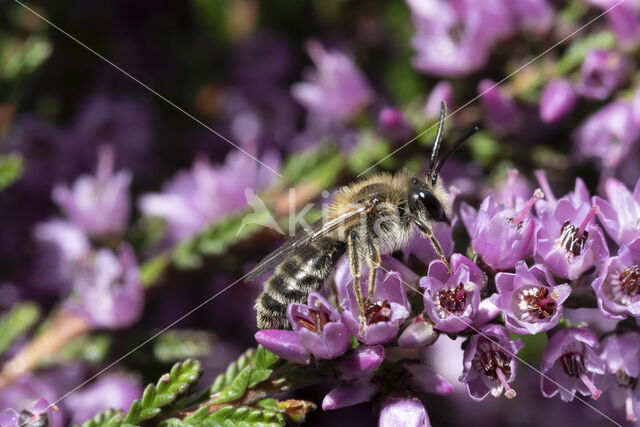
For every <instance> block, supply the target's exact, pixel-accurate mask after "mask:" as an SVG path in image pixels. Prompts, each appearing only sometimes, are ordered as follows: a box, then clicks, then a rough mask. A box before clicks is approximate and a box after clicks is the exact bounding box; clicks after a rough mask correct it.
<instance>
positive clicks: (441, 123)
mask: <svg viewBox="0 0 640 427" xmlns="http://www.w3.org/2000/svg"><path fill="white" fill-rule="evenodd" d="M446 114H447V105H446V104H445V103H444V101H441V102H440V121H439V122H438V131H437V132H436V141H435V142H434V143H433V148H432V149H431V162H429V172H428V173H427V176H431V173H432V172H433V167H434V165H435V164H436V156H437V155H438V151H439V150H440V144H441V143H442V130H443V129H444V116H445V115H446Z"/></svg>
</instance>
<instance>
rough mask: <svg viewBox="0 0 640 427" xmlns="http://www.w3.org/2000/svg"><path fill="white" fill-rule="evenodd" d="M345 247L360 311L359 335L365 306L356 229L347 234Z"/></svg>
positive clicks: (362, 331)
mask: <svg viewBox="0 0 640 427" xmlns="http://www.w3.org/2000/svg"><path fill="white" fill-rule="evenodd" d="M347 248H348V250H349V266H350V269H351V276H352V277H353V292H354V293H355V294H356V301H357V302H358V311H359V312H360V316H359V319H360V332H359V335H360V336H362V335H363V334H364V326H365V317H364V313H365V307H364V299H363V298H362V287H361V284H360V273H361V268H360V267H361V266H360V245H359V236H358V232H357V231H356V230H351V231H349V232H348V235H347Z"/></svg>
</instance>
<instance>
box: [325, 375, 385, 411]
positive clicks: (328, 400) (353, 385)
mask: <svg viewBox="0 0 640 427" xmlns="http://www.w3.org/2000/svg"><path fill="white" fill-rule="evenodd" d="M378 391H380V386H379V385H377V384H374V383H372V382H371V381H369V379H368V378H363V379H361V380H358V381H354V382H347V383H340V384H339V385H337V386H336V387H335V388H333V389H332V390H331V391H330V392H329V393H327V395H326V396H325V397H324V399H322V409H324V410H325V411H330V410H333V409H340V408H345V407H347V406H352V405H357V404H358V403H362V402H368V401H369V400H371V398H372V397H373V396H374V395H375V394H376V393H378Z"/></svg>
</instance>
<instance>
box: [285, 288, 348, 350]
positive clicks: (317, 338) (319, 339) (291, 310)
mask: <svg viewBox="0 0 640 427" xmlns="http://www.w3.org/2000/svg"><path fill="white" fill-rule="evenodd" d="M287 316H288V317H289V323H290V324H291V327H292V328H293V330H294V331H295V332H297V333H298V335H300V342H301V343H302V345H303V346H304V348H306V349H307V350H308V351H309V352H310V353H312V354H313V355H315V356H316V357H318V358H320V359H333V358H335V357H338V356H340V355H341V354H343V353H344V352H345V351H347V348H349V332H348V331H347V328H346V327H345V325H344V324H343V323H342V321H341V320H340V313H338V309H337V308H336V307H334V306H333V305H331V303H330V302H329V301H327V300H326V299H325V298H324V297H323V296H322V295H320V294H319V293H317V292H312V293H311V294H309V299H308V304H307V305H304V304H289V307H287Z"/></svg>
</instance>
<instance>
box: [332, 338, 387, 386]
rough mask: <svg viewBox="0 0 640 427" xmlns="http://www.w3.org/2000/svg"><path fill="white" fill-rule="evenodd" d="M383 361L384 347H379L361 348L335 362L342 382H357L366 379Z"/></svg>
mask: <svg viewBox="0 0 640 427" xmlns="http://www.w3.org/2000/svg"><path fill="white" fill-rule="evenodd" d="M383 360H384V347H382V346H381V345H374V346H361V347H358V348H356V349H355V350H354V351H353V354H350V355H349V356H347V357H345V358H344V359H341V360H338V361H337V362H336V365H335V366H336V369H337V370H338V372H339V373H340V379H341V380H343V381H350V380H357V379H359V378H363V377H366V376H368V375H370V374H372V373H373V372H375V370H376V369H378V366H380V364H381V363H382V361H383Z"/></svg>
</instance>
